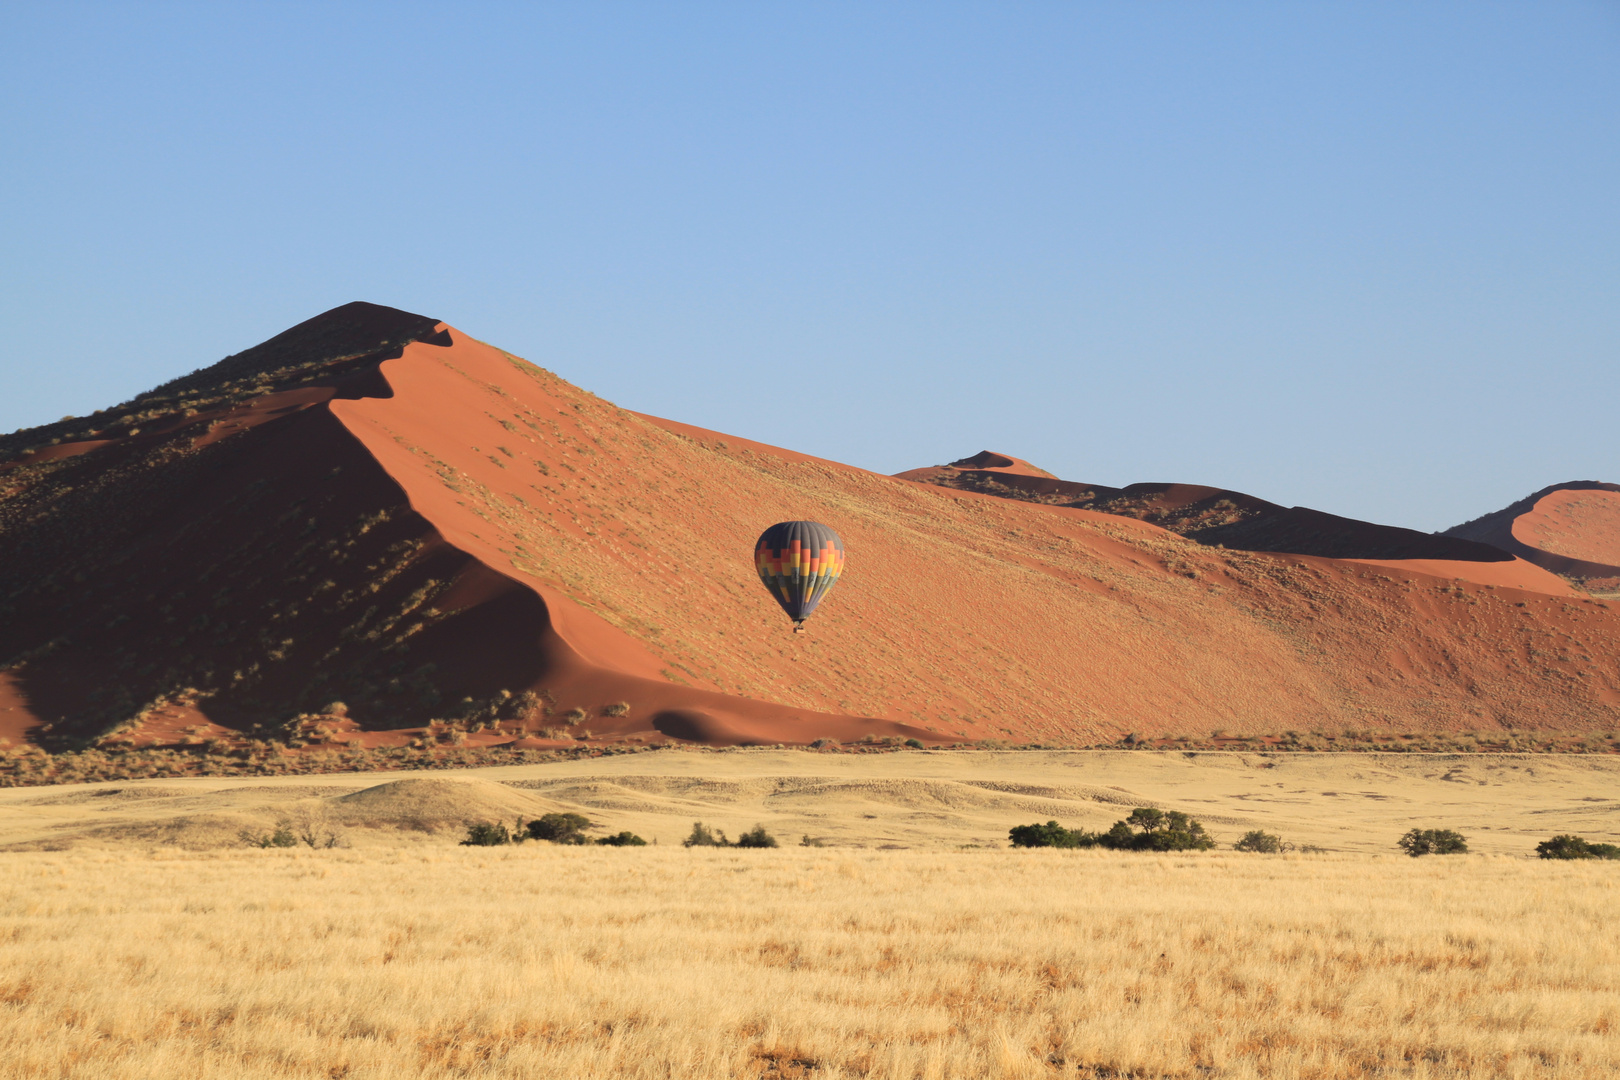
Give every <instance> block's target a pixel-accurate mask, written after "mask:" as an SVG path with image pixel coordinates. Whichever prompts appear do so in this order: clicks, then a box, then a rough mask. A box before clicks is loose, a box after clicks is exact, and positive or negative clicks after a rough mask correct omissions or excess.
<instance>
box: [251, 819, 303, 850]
mask: <svg viewBox="0 0 1620 1080" xmlns="http://www.w3.org/2000/svg"><path fill="white" fill-rule="evenodd" d="M237 836H238V837H240V838H241V840H242V843H244V844H246V845H247V846H248V847H256V848H273V847H297V846H298V837H297V835H296V834H294V832H293V831H292V829H291V827H289V826H287V825H285V824H282V825H277V826H276V831H275V832H272V833H256V832H253V831H251V830H249V829H243V830H242V831H241V832H239V833H237Z"/></svg>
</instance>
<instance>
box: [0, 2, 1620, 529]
mask: <svg viewBox="0 0 1620 1080" xmlns="http://www.w3.org/2000/svg"><path fill="white" fill-rule="evenodd" d="M0 41H4V42H5V52H6V58H5V62H4V65H3V66H0V317H3V318H4V320H5V337H4V341H3V344H0V431H10V430H12V429H13V428H17V427H20V426H31V425H33V424H37V423H42V422H45V421H49V420H54V419H56V418H58V417H59V416H62V415H64V414H69V413H71V414H83V413H87V412H89V411H91V410H93V409H95V408H98V407H102V406H105V405H108V404H112V403H115V402H118V401H121V400H124V399H126V398H128V397H130V396H131V395H133V394H135V393H136V392H138V391H140V390H143V389H146V388H148V387H150V386H152V385H154V384H156V383H159V382H161V381H163V380H165V379H167V378H169V377H172V376H174V375H176V374H180V373H183V372H186V371H189V370H191V369H193V368H196V367H199V366H202V365H204V364H208V363H211V362H213V361H214V360H217V359H219V358H220V357H221V356H224V355H226V354H227V353H232V352H237V351H240V350H241V349H243V348H245V347H247V346H249V345H252V344H254V343H256V342H258V341H260V340H263V339H264V338H266V337H269V336H270V335H272V334H274V333H276V332H278V331H280V330H282V329H284V328H285V327H287V326H289V325H291V324H293V323H296V322H299V321H301V320H303V319H305V318H308V317H310V316H311V315H314V314H317V313H318V312H320V311H323V310H325V309H327V308H329V307H332V306H335V305H337V304H340V303H344V302H346V301H349V300H356V299H363V300H370V301H374V302H377V303H383V304H391V305H394V306H397V307H403V308H407V309H410V310H414V311H418V312H421V313H423V314H427V315H433V316H436V317H438V318H442V319H445V320H447V321H449V322H451V323H453V324H455V325H456V326H458V327H459V328H461V329H463V330H465V331H466V332H468V333H470V334H472V335H474V336H476V337H479V338H482V339H484V340H486V341H490V342H493V343H496V344H498V345H501V346H503V347H505V348H507V349H509V350H511V351H513V352H516V353H519V354H520V355H523V356H526V357H528V358H529V359H532V360H534V361H536V362H537V363H540V364H542V365H544V366H546V367H549V368H551V369H552V370H554V371H556V372H558V373H559V374H561V375H562V376H564V377H565V378H567V379H569V380H571V381H573V382H575V383H577V384H578V385H580V386H583V387H585V388H587V389H589V390H592V391H595V392H596V393H598V394H601V395H602V396H604V397H606V398H609V399H610V400H613V401H616V402H618V403H619V404H621V405H624V406H626V407H629V408H633V409H638V410H642V411H646V412H653V413H657V414H660V415H664V416H669V417H673V418H676V419H680V420H684V421H687V422H690V423H695V424H700V425H703V426H706V427H712V428H718V429H720V430H723V431H727V432H731V433H734V434H738V435H743V436H747V437H750V438H756V439H761V440H764V441H768V442H774V443H778V444H781V445H785V446H789V447H793V448H795V449H798V450H803V451H807V452H810V453H815V454H820V455H824V456H826V457H830V458H835V459H838V460H840V461H845V462H849V463H851V464H856V465H861V466H865V467H867V468H871V469H877V470H880V471H883V472H894V471H898V470H900V469H905V468H910V467H914V466H918V465H929V464H935V463H939V462H943V461H946V460H949V459H952V458H956V457H960V456H963V455H966V454H970V453H973V452H976V451H978V450H981V449H985V448H992V449H997V450H1002V451H1006V452H1009V453H1014V454H1018V455H1020V456H1023V457H1027V458H1029V459H1031V460H1033V461H1035V462H1036V463H1038V464H1040V465H1043V466H1045V467H1046V468H1048V469H1050V470H1052V471H1053V472H1056V473H1058V474H1060V475H1062V476H1065V477H1069V478H1071V479H1077V480H1085V481H1091V482H1096V483H1107V484H1125V483H1130V482H1132V481H1137V480H1180V481H1188V482H1198V483H1209V484H1219V485H1223V486H1229V487H1234V488H1237V489H1240V490H1243V491H1248V492H1250V493H1253V494H1256V495H1260V496H1263V497H1266V498H1270V499H1274V500H1277V501H1280V502H1283V503H1288V504H1303V505H1308V506H1314V507H1317V508H1320V509H1323V510H1328V511H1332V512H1335V513H1340V514H1348V515H1352V516H1356V517H1365V518H1370V519H1373V520H1376V521H1382V522H1388V523H1391V524H1401V525H1408V526H1412V527H1416V528H1423V529H1436V528H1442V527H1445V526H1447V525H1451V524H1455V523H1456V522H1458V521H1461V520H1463V519H1465V518H1469V517H1473V516H1475V515H1477V514H1479V513H1483V512H1485V511H1488V510H1492V509H1496V508H1498V507H1500V506H1502V505H1504V504H1506V503H1507V502H1509V501H1511V500H1512V499H1514V498H1517V497H1519V496H1522V495H1524V494H1527V493H1528V492H1529V491H1531V490H1532V489H1534V488H1537V487H1540V486H1542V485H1544V484H1548V483H1553V482H1556V481H1562V480H1569V479H1602V480H1615V481H1620V415H1617V412H1616V400H1617V393H1616V391H1617V388H1620V364H1617V361H1620V139H1617V135H1620V119H1617V117H1620V4H1616V3H1612V2H1610V3H1561V2H1554V0H1542V2H1524V3H1517V4H1496V3H1488V2H1480V0H1470V2H1466V3H1454V4H1448V3H1414V2H1410V0H1407V2H1401V3H1388V4H1379V3H1356V4H1331V3H1301V2H1288V3H1275V4H1265V3H1226V4H1223V3H1206V2H1198V3H1107V4H1103V3H1097V4H1087V3H1067V4H1043V3H1025V4H992V3H988V2H987V3H982V4H949V3H938V2H932V3H926V4H915V5H908V4H898V3H884V4H870V3H856V4H847V5H845V4H783V3H753V4H736V5H704V4H669V3H653V4H626V3H593V4H580V3H568V4H556V5H549V6H546V5H531V4H489V5H477V4H468V3H460V4H444V5H433V6H424V5H410V4H388V5H383V4H377V5H361V4H329V3H321V4H310V5H299V4H292V3H265V4H207V5H196V6H165V5H160V4H134V3H130V4H108V5H80V4H71V3H51V4H32V3H22V2H18V0H12V2H9V3H3V4H0Z"/></svg>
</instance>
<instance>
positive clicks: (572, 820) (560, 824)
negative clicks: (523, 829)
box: [528, 814, 591, 844]
mask: <svg viewBox="0 0 1620 1080" xmlns="http://www.w3.org/2000/svg"><path fill="white" fill-rule="evenodd" d="M590 827H591V819H590V818H588V817H586V816H585V815H584V814H544V815H542V816H541V817H539V818H538V819H536V820H534V821H531V822H529V825H528V829H529V837H530V838H531V839H534V840H549V841H550V842H551V843H553V844H588V843H590V841H589V840H587V839H586V838H585V830H586V829H588V828H590Z"/></svg>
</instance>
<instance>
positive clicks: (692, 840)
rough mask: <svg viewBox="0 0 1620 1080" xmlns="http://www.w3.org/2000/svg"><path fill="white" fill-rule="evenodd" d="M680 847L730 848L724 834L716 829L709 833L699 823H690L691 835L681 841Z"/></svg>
mask: <svg viewBox="0 0 1620 1080" xmlns="http://www.w3.org/2000/svg"><path fill="white" fill-rule="evenodd" d="M681 846H682V847H730V846H731V841H730V840H727V839H726V834H725V833H724V832H721V831H720V830H718V829H716V830H713V831H711V830H710V829H709V827H708V826H707V825H705V824H703V822H701V821H694V822H692V835H691V836H688V837H687V838H686V839H685V840H682V841H681Z"/></svg>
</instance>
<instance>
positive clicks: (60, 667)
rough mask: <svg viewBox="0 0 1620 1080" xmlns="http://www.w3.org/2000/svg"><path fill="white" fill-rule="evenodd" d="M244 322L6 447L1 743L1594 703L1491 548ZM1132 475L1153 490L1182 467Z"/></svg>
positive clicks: (1600, 685)
mask: <svg viewBox="0 0 1620 1080" xmlns="http://www.w3.org/2000/svg"><path fill="white" fill-rule="evenodd" d="M323 319H333V320H337V321H339V322H340V323H341V324H342V326H343V327H347V329H343V330H342V332H338V331H337V330H335V329H332V328H323V326H322V320H323ZM295 331H296V333H295ZM277 341H281V342H282V343H283V344H282V345H280V346H276V348H274V349H272V348H270V346H271V345H273V344H275V342H277ZM289 341H290V342H292V344H291V345H289V344H288V342H289ZM300 343H301V344H300ZM300 349H301V350H303V351H301V352H300V351H299V350H300ZM255 354H256V355H258V356H259V357H260V360H259V361H258V362H257V366H255V364H254V363H248V362H238V361H239V360H240V358H231V359H230V360H228V361H225V362H222V364H221V365H215V367H214V368H209V369H204V370H203V371H201V372H198V373H195V374H194V375H193V376H189V377H187V379H185V380H181V381H180V382H178V383H175V384H170V387H168V388H163V389H160V391H155V392H154V393H153V394H151V395H144V396H143V397H142V398H141V399H137V401H136V402H134V403H131V404H130V405H128V406H121V407H119V409H116V410H111V411H110V412H109V414H107V415H108V416H110V417H112V419H111V420H108V421H105V422H103V420H102V418H99V417H98V418H92V421H93V422H89V423H88V424H80V425H78V426H71V425H70V427H69V428H64V429H62V430H63V431H64V432H66V434H65V435H63V434H56V435H52V436H51V437H52V438H56V439H57V440H58V441H57V442H55V443H51V442H49V441H48V440H42V439H39V437H38V433H35V434H33V435H31V436H30V437H31V438H33V439H34V440H35V443H34V444H28V440H27V439H22V440H19V441H18V443H17V444H16V445H13V447H12V451H11V452H12V454H13V457H12V458H11V459H10V461H9V462H7V463H6V464H3V465H0V540H3V542H4V544H5V546H6V550H7V551H8V553H11V557H10V558H9V559H8V560H6V562H5V564H4V565H3V566H0V737H6V738H12V739H16V738H21V737H27V738H29V739H32V740H34V741H37V742H40V743H42V744H44V745H47V746H68V745H82V744H83V743H84V742H86V741H88V740H100V741H101V742H102V743H111V744H116V743H118V742H119V741H123V742H126V743H133V744H136V745H141V744H153V743H184V742H201V741H204V740H207V739H219V740H230V739H232V738H235V737H236V734H235V733H245V734H247V735H250V736H253V737H257V738H272V737H273V738H288V737H291V736H294V735H296V736H299V737H301V738H303V739H306V740H309V741H314V742H321V741H323V740H324V741H326V742H337V743H343V742H350V743H358V744H361V745H380V744H387V743H390V742H394V743H398V742H403V741H405V740H406V739H407V738H410V737H414V736H417V735H420V734H422V733H423V731H424V728H427V727H428V725H430V724H435V722H439V723H442V722H444V721H455V722H456V724H457V731H458V735H457V737H458V738H460V739H463V740H464V741H466V742H467V743H470V744H473V745H478V744H491V743H501V742H509V741H512V740H516V739H528V740H534V739H536V738H540V739H544V738H556V737H563V736H566V737H568V738H570V739H574V738H577V737H579V736H581V735H583V734H584V733H586V732H587V731H588V732H589V733H590V735H591V736H592V737H593V738H596V739H599V740H600V739H607V740H615V739H642V740H646V739H653V740H664V739H676V740H691V741H699V742H708V743H718V744H728V743H768V742H778V741H780V742H808V741H810V740H813V739H816V738H821V737H831V738H836V739H840V740H845V741H847V740H851V739H856V738H860V737H862V736H864V735H867V734H872V735H879V736H883V735H894V736H902V737H907V736H915V737H919V738H923V739H925V740H933V741H948V740H951V739H955V738H965V737H973V738H985V737H1012V738H1017V739H1020V740H1043V741H1046V740H1049V741H1065V742H1067V741H1086V742H1091V741H1097V740H1103V739H1112V738H1116V737H1118V736H1120V735H1122V734H1124V733H1125V732H1129V731H1135V732H1139V733H1143V734H1156V733H1158V734H1174V733H1179V732H1188V733H1194V732H1207V731H1209V730H1211V729H1216V728H1224V729H1227V730H1229V731H1232V732H1245V731H1247V732H1256V733H1260V732H1275V731H1280V730H1284V729H1288V728H1300V729H1311V728H1324V727H1326V728H1335V729H1342V728H1346V727H1355V728H1362V727H1374V726H1393V727H1399V728H1402V729H1468V728H1475V727H1481V726H1491V725H1495V724H1515V725H1519V726H1524V727H1543V728H1556V729H1563V730H1573V729H1581V728H1586V727H1602V728H1604V729H1607V728H1608V727H1610V726H1613V725H1614V724H1615V722H1616V720H1617V719H1620V663H1617V661H1620V634H1617V633H1616V631H1617V630H1620V620H1617V618H1616V616H1617V614H1620V613H1617V612H1616V611H1614V610H1612V609H1611V608H1610V606H1608V605H1606V604H1603V603H1597V602H1591V601H1585V600H1581V599H1578V598H1576V597H1575V596H1574V594H1573V593H1572V591H1571V590H1570V589H1569V588H1568V586H1567V585H1566V584H1565V583H1564V582H1562V581H1560V580H1559V579H1558V578H1556V577H1554V576H1553V575H1551V574H1548V573H1546V572H1544V571H1541V570H1539V569H1537V568H1534V567H1531V566H1528V565H1527V564H1524V563H1521V562H1516V561H1513V560H1511V559H1510V558H1505V557H1504V559H1503V561H1499V562H1495V563H1486V562H1482V561H1479V560H1468V559H1459V558H1455V557H1453V558H1450V559H1448V558H1447V557H1446V555H1447V554H1450V555H1452V556H1455V555H1456V552H1455V551H1453V550H1452V549H1451V548H1445V549H1441V550H1442V554H1431V555H1427V556H1425V561H1421V562H1403V561H1400V556H1399V555H1386V556H1383V557H1382V561H1381V562H1379V563H1377V564H1374V563H1370V562H1358V561H1352V560H1349V559H1343V558H1338V559H1335V558H1324V557H1313V556H1301V555H1277V554H1263V553H1256V552H1250V551H1240V550H1226V549H1220V548H1214V547H1210V546H1206V545H1203V544H1199V543H1196V542H1193V541H1191V540H1189V539H1186V538H1184V537H1183V536H1180V535H1177V534H1176V533H1175V532H1172V531H1168V530H1167V529H1165V528H1161V527H1159V526H1158V525H1157V524H1153V523H1149V522H1144V521H1139V520H1133V519H1131V518H1129V517H1122V516H1119V515H1115V514H1103V513H1096V512H1092V511H1089V510H1085V509H1078V508H1074V507H1067V506H1060V505H1051V504H1050V503H1031V502H1027V501H1015V500H1010V499H1006V498H993V497H989V496H987V495H985V494H982V493H979V492H976V491H967V490H959V489H955V488H951V487H944V486H938V485H932V484H918V483H909V482H906V481H904V480H898V479H895V478H891V477H885V476H880V475H877V474H873V473H870V472H866V471H864V470H860V469H855V468H851V467H847V466H843V465H839V464H837V463H834V462H829V461H824V460H820V459H814V458H809V457H806V456H804V455H800V454H794V453H791V452H787V451H779V450H776V449H774V448H771V447H768V446H763V445H761V444H757V443H750V442H747V441H745V440H740V439H733V438H731V437H728V436H724V435H720V434H717V433H713V432H706V431H703V430H702V429H697V428H692V427H688V426H686V425H681V424H677V423H674V422H669V421H661V420H658V419H656V418H652V417H644V416H638V415H636V414H633V413H630V412H627V411H625V410H622V409H619V408H617V407H616V406H613V405H612V404H610V403H608V402H605V401H602V400H601V399H599V398H596V397H594V396H593V395H591V394H589V393H586V392H584V391H582V390H580V389H578V388H576V387H574V386H572V385H570V384H568V383H566V382H564V381H563V380H561V379H559V378H557V377H556V376H554V375H552V374H550V373H549V372H546V371H544V370H542V369H540V368H537V367H535V366H534V365H532V364H529V363H527V362H525V361H522V360H520V359H518V358H516V357H513V356H511V355H509V354H507V353H504V352H502V351H501V350H499V349H497V348H493V347H491V346H488V345H485V344H482V343H480V342H478V341H476V340H474V339H471V338H469V337H467V336H465V335H464V334H462V333H461V332H460V331H457V330H455V329H453V328H451V327H447V326H445V325H444V324H442V323H436V322H432V321H430V320H426V319H423V318H421V317H418V316H411V315H408V314H406V313H400V312H393V313H391V314H390V313H389V311H388V309H377V308H374V307H373V306H371V305H358V306H357V305H349V306H347V307H345V308H340V309H336V311H334V312H332V313H328V315H327V316H322V317H321V319H316V320H311V322H310V323H306V324H303V325H302V326H301V327H299V328H294V331H289V332H288V334H287V335H282V336H281V337H280V338H277V339H273V341H272V342H271V343H267V344H266V345H265V346H260V347H259V349H258V350H250V351H249V353H244V354H241V356H242V357H251V356H253V355H255ZM210 373H212V374H210ZM131 418H136V419H131ZM53 427H54V426H53ZM132 429H134V430H132ZM25 434H28V433H25ZM13 438H14V439H16V438H17V437H13ZM41 442H43V444H44V445H38V444H39V443H41ZM90 443H93V444H94V445H88V446H87V445H84V444H90ZM25 444H26V445H25ZM80 451H82V452H80ZM995 457H997V459H998V460H1006V461H1009V462H1011V463H1012V464H1011V465H1001V464H997V463H995V462H989V461H985V462H980V463H979V464H983V465H986V466H987V467H988V469H989V470H991V471H993V472H995V475H998V476H1001V477H1003V478H1004V479H1005V480H1008V481H1017V482H1021V483H1022V482H1028V483H1040V484H1063V483H1064V482H1063V481H1058V480H1055V479H1052V478H1049V477H1045V476H1040V475H1036V474H1037V473H1038V472H1039V471H1038V470H1034V469H1033V467H1029V466H1027V463H1019V462H1017V460H1016V459H1010V458H1005V457H1004V456H1002V455H996V456H995ZM1163 487H1164V490H1162V491H1160V492H1158V493H1156V494H1154V496H1153V497H1154V498H1156V499H1158V500H1159V501H1160V503H1161V504H1162V505H1164V506H1166V507H1169V506H1172V505H1173V504H1174V505H1182V506H1193V505H1195V504H1196V503H1198V502H1199V501H1200V499H1204V498H1206V497H1205V496H1199V495H1198V494H1197V491H1195V490H1191V489H1189V490H1186V491H1181V490H1175V489H1172V488H1171V487H1169V486H1163ZM1124 490H1125V491H1130V490H1132V489H1124ZM1133 497H1134V496H1133ZM1217 501H1218V500H1217ZM1268 505H1269V504H1268ZM790 518H811V519H815V520H820V521H825V522H826V523H828V524H830V525H832V526H833V527H835V528H836V529H837V530H838V531H839V533H840V534H841V535H842V536H843V538H844V540H845V542H846V544H847V546H848V549H849V552H850V558H849V564H848V569H847V571H846V573H845V575H844V578H843V580H842V581H841V582H840V584H839V586H838V588H837V589H836V590H835V591H834V592H833V593H832V595H831V596H830V598H829V599H828V600H827V601H826V602H825V603H824V604H823V605H822V608H821V610H820V611H819V612H818V613H817V615H816V616H815V618H814V619H813V620H812V621H811V623H810V632H809V633H808V634H806V635H802V636H794V635H792V634H790V633H789V632H788V623H787V620H786V619H785V617H784V616H783V615H782V613H781V611H780V610H779V609H778V608H777V607H776V605H775V604H774V603H773V602H772V601H771V599H770V597H769V596H768V595H767V594H766V593H765V592H764V590H763V589H762V588H761V587H760V586H759V584H758V582H757V580H756V579H755V577H754V571H753V564H752V559H751V557H750V556H751V552H752V547H753V543H754V540H755V538H756V537H757V536H758V535H759V533H760V531H761V530H762V529H763V528H764V527H765V526H767V525H769V524H771V523H772V522H774V521H778V520H783V519H790ZM1370 528H1375V529H1376V528H1378V527H1377V526H1371V527H1370ZM1396 531H1397V532H1402V531H1404V530H1396ZM1413 535H1421V534H1413ZM1445 543H1448V544H1453V545H1465V544H1466V543H1467V542H1466V541H1460V540H1448V541H1445ZM1356 550H1357V552H1360V551H1361V549H1356ZM1458 550H1470V548H1460V549H1458ZM1359 557H1361V558H1364V559H1377V558H1380V556H1379V555H1378V554H1377V552H1376V550H1375V551H1374V552H1373V553H1371V554H1367V553H1365V552H1362V553H1361V554H1360V555H1359ZM1469 568H1476V569H1479V568H1488V569H1489V571H1490V573H1491V574H1492V575H1494V576H1491V577H1489V578H1488V580H1486V581H1484V582H1480V581H1469V580H1466V579H1467V578H1468V575H1469V573H1470V570H1469ZM1459 579H1463V580H1459Z"/></svg>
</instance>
